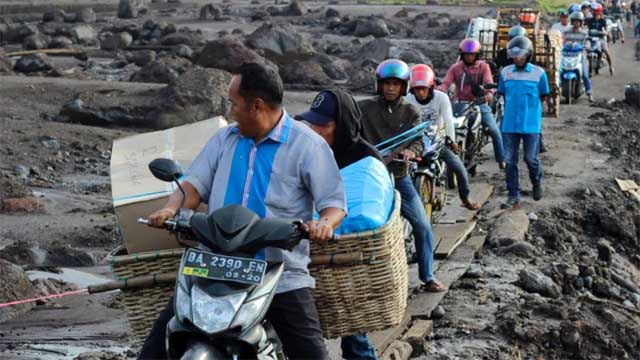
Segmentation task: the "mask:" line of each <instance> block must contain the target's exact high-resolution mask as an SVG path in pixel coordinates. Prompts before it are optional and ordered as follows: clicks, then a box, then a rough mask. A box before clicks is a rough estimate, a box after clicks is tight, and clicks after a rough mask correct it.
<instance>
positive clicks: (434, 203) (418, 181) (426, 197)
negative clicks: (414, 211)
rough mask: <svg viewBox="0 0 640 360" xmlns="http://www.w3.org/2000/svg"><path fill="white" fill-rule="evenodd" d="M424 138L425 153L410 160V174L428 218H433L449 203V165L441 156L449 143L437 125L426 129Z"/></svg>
mask: <svg viewBox="0 0 640 360" xmlns="http://www.w3.org/2000/svg"><path fill="white" fill-rule="evenodd" d="M432 123H433V124H435V122H432ZM423 139H424V149H425V150H424V153H423V154H422V156H420V157H418V158H416V159H413V160H410V162H411V165H412V166H410V169H409V174H410V175H411V179H412V180H413V183H414V185H415V187H416V189H417V190H418V194H419V195H420V199H421V200H422V203H423V204H424V208H425V211H426V212H427V218H429V219H431V220H433V213H434V212H435V211H440V210H442V209H443V208H444V206H445V205H446V203H447V192H446V191H445V186H446V182H447V165H446V163H445V162H444V161H443V160H442V159H441V157H440V155H441V153H442V151H443V150H444V147H445V146H447V145H446V141H445V137H444V136H442V135H441V134H438V133H437V128H436V126H435V125H432V126H429V127H428V128H427V129H426V131H425V133H424V136H423Z"/></svg>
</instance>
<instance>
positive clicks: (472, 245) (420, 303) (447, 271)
mask: <svg viewBox="0 0 640 360" xmlns="http://www.w3.org/2000/svg"><path fill="white" fill-rule="evenodd" d="M485 239H486V235H480V236H472V237H471V238H469V240H467V241H465V242H464V244H462V246H460V247H458V249H457V250H456V251H455V252H454V253H453V254H452V255H451V256H450V257H449V258H448V259H447V261H445V262H444V263H443V264H442V266H441V267H440V268H439V269H438V271H437V272H436V277H437V278H438V281H440V282H441V283H442V285H444V286H445V287H446V288H447V290H445V291H443V292H439V293H430V292H420V293H418V294H417V295H416V296H415V297H414V298H413V299H412V300H411V302H410V303H409V307H408V309H407V313H408V314H409V315H410V316H411V318H412V319H427V318H430V317H431V312H432V311H433V309H435V308H436V306H438V304H439V303H440V301H442V299H443V298H444V297H445V295H447V292H448V291H449V288H450V287H451V285H453V283H454V282H456V281H457V280H458V279H459V278H460V277H461V276H462V275H464V273H465V272H466V271H467V269H468V268H469V265H471V261H472V260H473V258H474V256H475V253H476V252H477V251H478V250H479V249H480V248H482V245H483V244H484V241H485Z"/></svg>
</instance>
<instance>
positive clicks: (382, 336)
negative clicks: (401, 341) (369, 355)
mask: <svg viewBox="0 0 640 360" xmlns="http://www.w3.org/2000/svg"><path fill="white" fill-rule="evenodd" d="M410 320H411V316H409V313H408V312H406V313H405V314H404V319H402V322H401V323H400V325H398V326H396V327H394V328H390V329H386V330H381V331H374V332H372V333H369V341H371V343H372V344H373V346H374V347H375V348H376V353H378V354H382V353H384V351H385V350H386V349H387V347H388V346H389V345H391V343H392V342H394V341H395V340H396V339H398V338H400V336H402V333H403V332H404V330H405V329H406V328H407V325H409V321H410Z"/></svg>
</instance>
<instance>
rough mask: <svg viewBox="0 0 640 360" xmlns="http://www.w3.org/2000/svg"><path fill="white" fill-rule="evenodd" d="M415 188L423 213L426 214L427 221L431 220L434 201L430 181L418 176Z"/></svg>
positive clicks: (423, 176) (425, 177)
mask: <svg viewBox="0 0 640 360" xmlns="http://www.w3.org/2000/svg"><path fill="white" fill-rule="evenodd" d="M415 187H416V190H418V195H420V200H422V205H424V211H425V212H426V214H427V219H429V220H431V218H432V216H433V208H434V205H435V204H434V199H435V196H434V194H433V188H432V186H431V179H429V178H428V177H427V176H426V175H418V176H417V177H416V180H415Z"/></svg>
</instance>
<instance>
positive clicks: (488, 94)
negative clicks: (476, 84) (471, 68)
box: [482, 63, 496, 104]
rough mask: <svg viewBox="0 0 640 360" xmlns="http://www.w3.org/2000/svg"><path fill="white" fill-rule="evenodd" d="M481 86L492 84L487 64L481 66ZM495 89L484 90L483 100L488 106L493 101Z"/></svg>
mask: <svg viewBox="0 0 640 360" xmlns="http://www.w3.org/2000/svg"><path fill="white" fill-rule="evenodd" d="M482 84H483V85H487V84H493V75H492V74H491V67H490V66H489V64H487V63H484V64H482ZM495 92H496V91H495V89H485V95H484V100H485V101H486V102H487V103H488V104H490V103H491V102H492V101H493V94H494V93H495Z"/></svg>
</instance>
